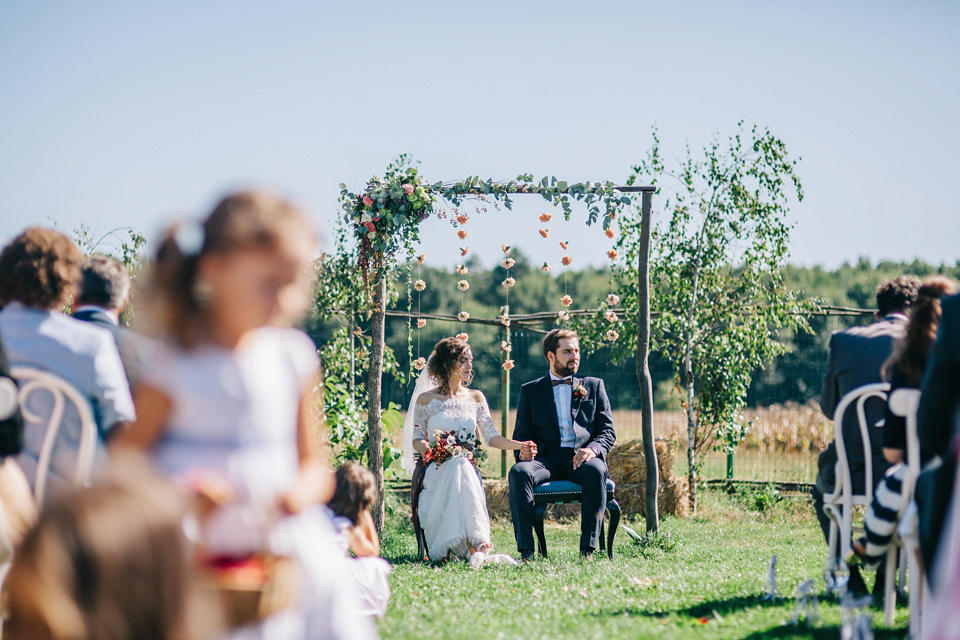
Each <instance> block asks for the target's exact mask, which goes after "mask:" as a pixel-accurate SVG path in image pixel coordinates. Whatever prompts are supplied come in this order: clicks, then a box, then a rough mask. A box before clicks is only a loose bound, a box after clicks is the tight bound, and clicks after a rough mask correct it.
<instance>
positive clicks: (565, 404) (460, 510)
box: [403, 329, 616, 566]
mask: <svg viewBox="0 0 960 640" xmlns="http://www.w3.org/2000/svg"><path fill="white" fill-rule="evenodd" d="M543 351H544V356H545V357H546V359H547V362H548V363H549V366H550V371H549V373H548V375H546V376H544V377H542V378H540V379H538V380H534V381H532V382H528V383H526V384H524V385H523V386H522V387H521V389H520V400H519V402H518V407H517V420H516V424H515V426H514V439H510V438H505V437H503V436H501V435H499V434H498V433H497V431H496V429H495V428H494V426H493V420H492V419H491V417H490V410H489V407H488V406H487V401H486V398H485V397H484V395H483V393H481V392H480V391H478V390H471V389H468V388H467V386H466V385H467V384H469V381H470V379H471V377H472V374H473V355H472V353H471V350H470V347H469V345H468V344H467V343H466V342H464V341H461V340H458V339H456V338H445V339H443V340H441V341H440V342H439V343H437V345H436V347H435V348H434V352H433V354H432V355H431V356H430V359H429V360H428V362H427V366H426V368H425V369H424V370H423V372H422V373H421V374H420V377H419V379H418V381H417V386H416V389H415V390H414V393H413V397H412V398H411V401H410V408H409V410H408V412H407V419H406V421H405V424H404V442H403V444H404V460H403V462H404V466H405V468H406V469H408V470H409V471H413V469H414V451H415V452H416V453H417V454H419V456H420V458H421V460H422V462H423V465H424V466H423V468H424V471H423V477H422V481H421V482H420V491H419V496H418V503H417V505H416V507H415V509H416V514H417V515H418V516H419V524H420V527H421V528H422V531H423V538H424V542H425V543H426V547H427V549H428V554H429V558H430V559H431V560H433V561H442V560H445V559H448V558H461V559H465V560H471V562H472V564H474V565H475V566H476V565H477V564H482V563H483V562H485V561H488V560H493V561H500V562H505V561H508V560H507V559H508V558H509V557H508V556H502V555H496V556H491V555H490V554H491V552H492V551H493V545H492V544H491V542H490V516H489V514H488V512H487V505H486V498H485V495H484V492H483V487H482V485H481V482H480V475H479V472H478V470H477V468H476V460H475V459H474V457H473V450H474V448H475V446H476V444H477V436H478V435H479V436H482V438H483V440H484V441H485V442H486V444H487V445H488V446H490V447H494V448H497V449H505V450H512V451H514V455H515V456H516V459H517V463H516V464H515V465H514V466H513V468H512V469H511V470H510V474H509V482H510V511H511V517H512V519H513V526H514V534H515V537H516V542H517V550H518V551H519V553H520V557H521V559H523V560H524V561H529V560H531V559H533V556H534V536H533V528H534V525H535V524H536V522H537V518H538V513H537V505H536V503H535V496H534V488H535V487H536V486H538V485H542V484H544V483H546V482H549V481H551V480H554V481H556V480H566V481H572V482H574V483H576V484H577V485H579V486H580V487H581V488H582V493H581V503H582V518H581V520H582V522H581V536H580V552H581V554H582V555H584V556H590V555H592V554H593V552H594V551H595V550H596V549H597V548H598V547H600V548H602V542H601V536H602V528H603V517H604V512H605V510H606V507H607V465H606V462H605V459H606V455H607V454H608V453H609V451H610V448H611V447H612V446H613V444H614V441H615V440H616V435H615V434H614V430H613V414H612V412H611V409H610V401H609V400H608V398H607V395H606V391H605V389H604V386H603V381H602V380H600V379H599V378H592V377H581V376H576V375H575V374H576V373H577V370H578V368H579V365H580V344H579V339H578V337H577V334H576V333H575V332H573V331H569V330H565V329H554V330H553V331H550V332H549V333H548V334H547V335H546V337H545V338H544V340H543ZM418 480H419V479H418V478H415V483H416V482H417V481H418ZM540 517H541V518H542V512H541V514H540ZM611 543H612V540H611ZM542 547H543V545H541V549H542ZM478 554H480V555H478ZM510 560H512V559H510Z"/></svg>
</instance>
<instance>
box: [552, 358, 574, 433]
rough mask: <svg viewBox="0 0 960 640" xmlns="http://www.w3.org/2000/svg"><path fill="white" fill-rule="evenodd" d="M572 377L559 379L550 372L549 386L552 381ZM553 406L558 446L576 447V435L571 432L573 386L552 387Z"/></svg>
mask: <svg viewBox="0 0 960 640" xmlns="http://www.w3.org/2000/svg"><path fill="white" fill-rule="evenodd" d="M572 377H573V376H567V377H566V378H561V377H560V376H557V375H554V373H553V371H551V372H550V380H551V384H552V381H553V380H566V379H567V378H572ZM553 404H554V405H555V406H556V407H557V422H558V423H559V424H560V446H561V447H569V448H571V449H572V448H574V447H576V446H577V434H576V433H575V432H574V430H573V385H572V384H558V385H556V386H554V387H553Z"/></svg>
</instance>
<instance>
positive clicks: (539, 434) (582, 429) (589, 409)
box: [513, 375, 617, 460]
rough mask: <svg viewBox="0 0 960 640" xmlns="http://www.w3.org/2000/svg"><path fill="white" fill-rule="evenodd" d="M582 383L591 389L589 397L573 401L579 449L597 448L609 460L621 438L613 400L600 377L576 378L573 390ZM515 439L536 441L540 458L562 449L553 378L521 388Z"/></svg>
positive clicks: (545, 378) (534, 381)
mask: <svg viewBox="0 0 960 640" xmlns="http://www.w3.org/2000/svg"><path fill="white" fill-rule="evenodd" d="M581 384H582V385H583V387H584V388H585V389H586V390H587V395H586V396H585V397H584V398H582V399H578V398H577V397H576V394H574V395H572V397H571V402H570V406H571V410H572V413H573V430H574V433H575V434H576V437H577V442H576V448H577V449H582V448H583V447H588V446H589V447H593V448H595V449H596V450H597V457H598V458H600V459H601V460H605V459H606V456H607V453H609V452H610V448H611V447H613V443H614V442H615V441H616V439H617V436H616V434H615V433H614V431H613V412H612V411H611V409H610V400H609V398H607V392H606V390H605V389H604V387H603V380H601V379H600V378H591V377H580V376H574V379H573V385H572V386H573V389H576V388H577V386H579V385H581ZM513 439H514V440H520V441H524V440H533V441H534V442H536V443H537V457H542V456H545V455H549V454H550V453H552V452H554V451H556V450H557V449H559V448H560V423H559V421H558V420H557V405H556V403H555V402H554V399H553V384H552V383H551V381H550V376H549V375H546V376H544V377H542V378H540V379H538V380H533V381H531V382H528V383H526V384H524V385H523V386H521V387H520V400H519V401H518V403H517V421H516V424H515V425H514V428H513ZM514 456H515V457H516V458H517V460H519V459H520V452H519V451H515V452H514Z"/></svg>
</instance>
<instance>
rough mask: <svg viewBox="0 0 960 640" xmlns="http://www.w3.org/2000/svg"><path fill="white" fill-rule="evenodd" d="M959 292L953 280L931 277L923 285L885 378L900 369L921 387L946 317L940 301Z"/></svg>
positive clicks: (890, 360)
mask: <svg viewBox="0 0 960 640" xmlns="http://www.w3.org/2000/svg"><path fill="white" fill-rule="evenodd" d="M956 292H957V283H956V282H954V281H953V280H951V279H950V278H946V277H944V276H931V277H929V278H927V279H925V280H924V281H923V283H922V284H921V285H920V288H919V290H918V291H917V301H916V303H915V304H914V307H913V311H912V312H911V313H910V322H909V323H908V324H907V331H906V333H905V334H904V336H903V337H902V338H901V339H900V340H898V341H897V344H896V345H895V346H894V348H893V353H892V354H891V356H890V359H889V360H887V361H886V362H885V363H884V365H883V374H884V377H885V378H889V375H888V374H889V373H890V371H891V370H892V368H893V367H897V368H898V369H900V371H902V372H903V373H904V374H905V375H906V376H907V379H908V380H909V382H910V385H911V386H919V385H920V379H921V378H923V371H924V369H926V367H927V357H928V356H929V355H930V349H931V348H932V347H933V343H934V341H935V340H936V339H937V328H938V327H939V326H940V316H941V315H942V314H943V311H942V309H941V307H940V298H942V297H944V296H949V295H953V294H954V293H956Z"/></svg>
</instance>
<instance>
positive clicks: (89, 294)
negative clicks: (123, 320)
mask: <svg viewBox="0 0 960 640" xmlns="http://www.w3.org/2000/svg"><path fill="white" fill-rule="evenodd" d="M129 301H130V274H129V273H127V268H126V267H125V266H123V263H122V262H120V261H119V260H117V259H116V258H111V257H110V256H102V255H94V256H89V257H88V258H87V259H86V261H85V262H84V263H83V267H82V269H81V270H80V290H79V292H78V293H77V300H76V302H74V304H73V317H74V318H76V319H77V320H83V321H84V322H91V323H93V324H95V325H98V326H101V327H103V328H104V329H106V330H108V331H109V332H110V333H112V334H113V340H114V342H115V343H116V345H117V350H118V351H119V352H120V360H121V361H122V362H123V372H124V374H126V376H127V382H129V383H130V387H131V388H133V386H134V381H135V379H136V374H137V371H138V370H139V368H140V362H139V355H138V353H137V346H136V344H135V342H134V336H133V334H132V333H130V331H129V330H127V329H126V328H124V327H121V326H120V314H121V313H123V310H124V308H125V307H126V306H127V302H129Z"/></svg>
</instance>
